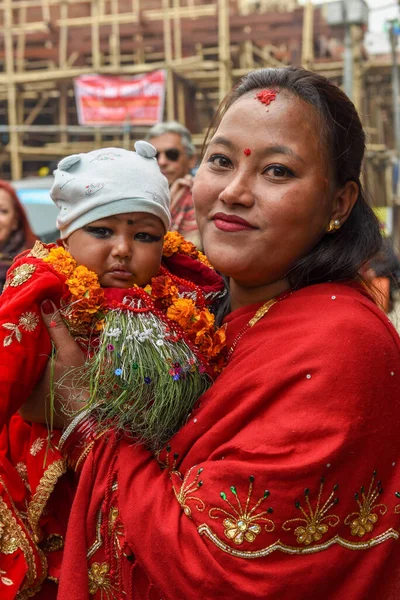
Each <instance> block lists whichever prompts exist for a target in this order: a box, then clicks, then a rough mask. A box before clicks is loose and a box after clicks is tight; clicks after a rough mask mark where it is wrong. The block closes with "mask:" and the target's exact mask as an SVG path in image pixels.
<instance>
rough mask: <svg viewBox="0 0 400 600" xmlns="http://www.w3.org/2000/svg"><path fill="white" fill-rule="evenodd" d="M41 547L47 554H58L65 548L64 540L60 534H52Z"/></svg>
mask: <svg viewBox="0 0 400 600" xmlns="http://www.w3.org/2000/svg"><path fill="white" fill-rule="evenodd" d="M40 547H41V549H42V550H43V552H45V553H46V554H47V553H48V552H58V551H59V550H62V549H63V548H64V538H63V536H62V535H59V534H58V533H52V534H51V535H49V537H48V538H46V539H45V540H44V541H43V542H42V543H41V544H40Z"/></svg>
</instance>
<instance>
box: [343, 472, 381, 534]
mask: <svg viewBox="0 0 400 600" xmlns="http://www.w3.org/2000/svg"><path fill="white" fill-rule="evenodd" d="M375 479H376V471H374V473H373V475H372V479H371V483H370V485H369V489H368V492H367V495H365V491H364V486H361V488H360V493H358V492H356V494H354V497H355V499H356V502H357V504H358V506H359V508H360V511H359V512H353V513H351V514H350V515H348V516H347V517H346V518H345V520H344V522H345V525H349V526H350V531H351V535H356V536H358V537H360V538H361V537H363V536H364V535H365V534H366V533H370V532H371V531H372V530H373V528H374V525H375V524H376V523H377V521H378V518H379V517H378V513H379V514H381V515H384V514H386V512H387V506H386V505H385V504H375V502H376V500H377V499H378V497H379V495H380V494H381V493H382V491H383V490H382V487H381V482H380V481H378V482H377V483H376V484H375ZM373 511H375V512H373Z"/></svg>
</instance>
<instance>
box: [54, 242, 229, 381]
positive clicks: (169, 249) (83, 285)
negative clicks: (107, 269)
mask: <svg viewBox="0 0 400 600" xmlns="http://www.w3.org/2000/svg"><path fill="white" fill-rule="evenodd" d="M176 252H180V253H182V254H186V255H188V256H191V257H193V258H194V259H197V260H200V261H201V262H202V263H203V264H205V265H207V266H209V267H211V265H210V263H209V262H208V260H207V258H206V256H205V255H204V254H203V253H202V252H200V251H199V250H197V248H196V247H195V246H194V245H193V244H192V243H191V242H188V241H186V240H185V239H184V238H183V237H182V236H181V235H180V234H179V233H178V232H176V231H171V232H168V233H167V234H166V236H165V242H164V250H163V255H164V256H166V257H170V256H172V254H174V253H176ZM43 260H44V261H45V262H47V263H49V264H50V265H51V266H52V267H53V269H55V270H56V271H57V272H58V273H60V274H62V275H64V276H65V278H66V281H65V283H66V285H67V287H68V290H69V295H67V297H64V298H63V302H62V313H63V316H64V318H65V319H66V321H67V322H68V324H69V325H70V327H71V329H72V330H73V331H76V332H79V333H80V334H84V333H86V334H88V333H89V332H90V331H93V329H95V330H97V331H101V330H102V328H103V318H104V316H105V314H106V313H107V312H108V310H109V309H108V307H107V304H106V300H105V296H104V292H103V289H102V288H101V286H100V283H99V278H98V276H97V275H96V274H95V273H94V272H93V271H90V270H89V269H88V268H87V267H85V266H83V265H78V264H77V262H76V261H75V260H74V259H73V257H72V256H71V254H70V253H69V252H68V251H67V250H66V249H65V248H63V247H56V248H52V249H51V250H50V252H49V254H48V256H47V257H46V258H44V259H43ZM179 282H180V280H179V278H177V277H175V276H174V275H173V274H170V273H168V272H166V270H165V269H164V268H163V267H162V268H161V270H160V275H158V276H157V277H153V278H152V280H151V283H150V284H148V285H147V286H146V287H145V288H144V291H145V292H146V293H147V294H149V296H150V297H151V299H152V300H153V302H154V303H155V305H156V306H158V307H159V308H160V309H161V310H163V312H165V314H166V316H167V317H168V318H169V319H170V320H171V321H174V322H176V323H178V325H179V326H180V327H181V328H182V330H183V331H184V333H185V334H186V335H187V336H188V339H189V340H190V342H191V343H192V344H194V345H195V346H197V347H198V349H199V351H200V352H201V354H203V356H204V357H205V358H206V359H207V360H210V361H212V362H213V363H215V365H214V366H215V368H216V370H217V371H219V370H220V369H221V368H222V364H221V362H222V360H221V359H218V360H215V359H216V358H217V357H218V355H219V354H220V353H221V352H222V350H223V348H224V346H225V331H224V329H223V328H220V329H218V330H215V323H214V321H215V320H214V315H213V314H212V313H211V312H210V311H209V310H208V308H206V307H205V306H204V297H203V295H202V293H201V290H199V289H198V288H197V286H194V287H195V288H196V289H197V292H198V295H201V298H200V297H197V301H196V302H194V301H193V299H191V298H186V297H181V296H182V295H183V294H182V292H181V290H180V289H179ZM217 365H218V366H217Z"/></svg>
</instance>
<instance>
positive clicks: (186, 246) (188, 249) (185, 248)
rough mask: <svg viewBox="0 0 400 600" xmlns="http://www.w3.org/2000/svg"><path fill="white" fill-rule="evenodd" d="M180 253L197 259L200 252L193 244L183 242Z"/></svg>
mask: <svg viewBox="0 0 400 600" xmlns="http://www.w3.org/2000/svg"><path fill="white" fill-rule="evenodd" d="M179 252H183V254H188V255H189V256H193V257H194V258H196V257H197V254H198V250H197V248H196V246H195V245H194V244H192V242H188V241H187V240H185V239H184V240H182V243H181V245H180V247H179Z"/></svg>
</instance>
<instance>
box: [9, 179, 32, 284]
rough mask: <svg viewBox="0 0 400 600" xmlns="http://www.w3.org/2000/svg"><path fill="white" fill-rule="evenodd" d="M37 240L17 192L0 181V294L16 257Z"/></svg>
mask: <svg viewBox="0 0 400 600" xmlns="http://www.w3.org/2000/svg"><path fill="white" fill-rule="evenodd" d="M35 240H36V236H35V234H34V233H33V231H32V229H31V227H30V225H29V222H28V218H27V216H26V213H25V210H24V208H23V206H22V204H21V203H20V201H19V200H18V196H17V193H16V191H15V190H14V188H13V187H12V186H11V185H10V184H9V183H8V182H7V181H3V180H1V179H0V293H1V292H2V291H3V286H4V282H5V279H6V273H7V271H8V269H9V268H10V265H11V263H12V262H13V259H14V257H15V256H17V254H19V253H20V252H22V250H26V249H27V248H30V247H31V246H33V244H34V243H35Z"/></svg>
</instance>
